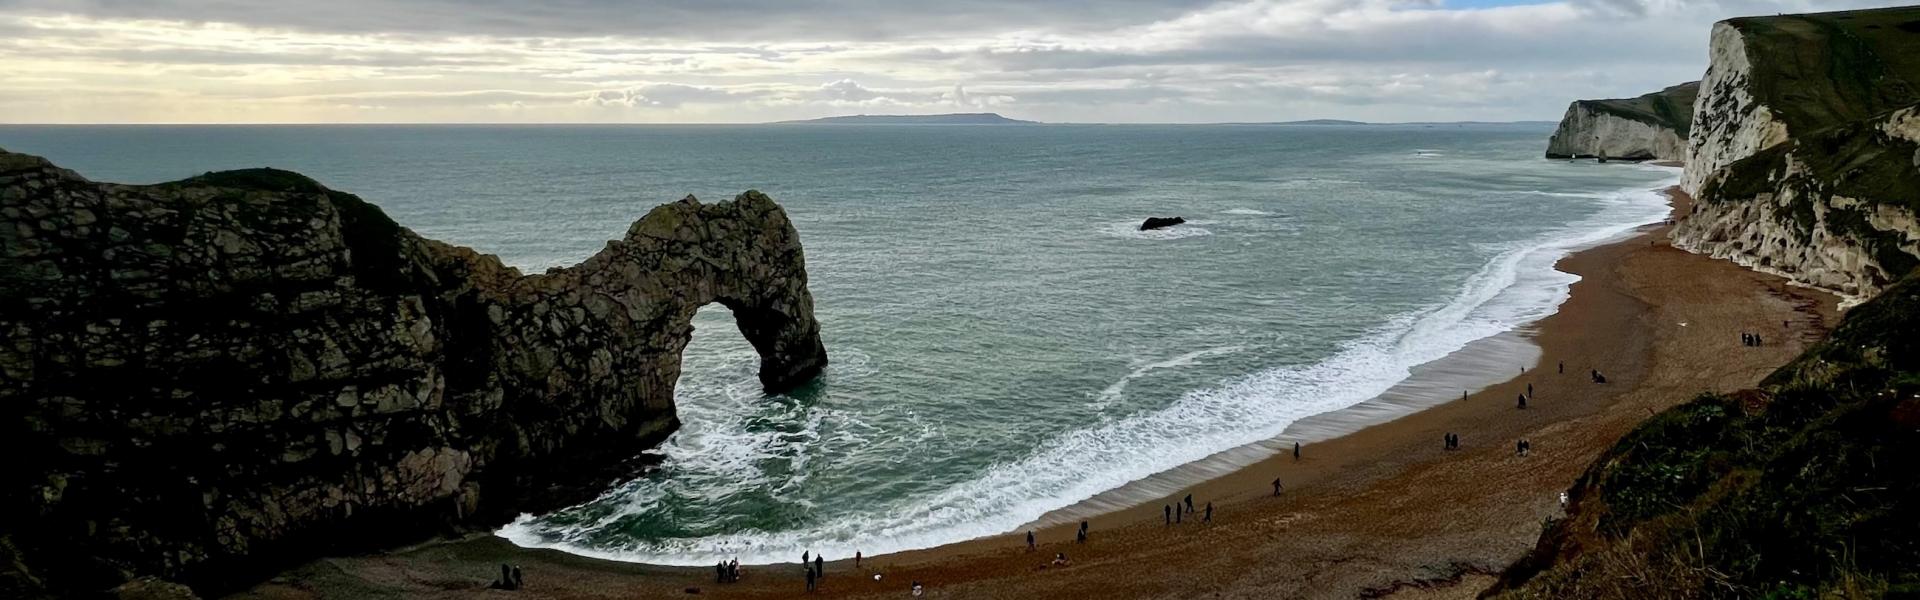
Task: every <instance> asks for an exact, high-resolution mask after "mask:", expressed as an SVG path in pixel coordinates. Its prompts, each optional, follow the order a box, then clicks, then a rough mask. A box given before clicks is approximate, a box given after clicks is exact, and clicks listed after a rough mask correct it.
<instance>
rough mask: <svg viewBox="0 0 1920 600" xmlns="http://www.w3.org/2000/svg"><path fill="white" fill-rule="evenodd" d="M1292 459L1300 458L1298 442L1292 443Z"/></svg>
mask: <svg viewBox="0 0 1920 600" xmlns="http://www.w3.org/2000/svg"><path fill="white" fill-rule="evenodd" d="M1293 459H1294V460H1300V442H1294V443H1293Z"/></svg>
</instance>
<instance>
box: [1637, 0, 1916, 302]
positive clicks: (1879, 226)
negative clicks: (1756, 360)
mask: <svg viewBox="0 0 1920 600" xmlns="http://www.w3.org/2000/svg"><path fill="white" fill-rule="evenodd" d="M1701 86H1702V89H1701V93H1700V99H1699V101H1698V102H1697V103H1696V105H1695V109H1694V117H1693V123H1694V125H1693V131H1692V135H1691V137H1690V138H1689V140H1688V148H1687V161H1686V162H1687V165H1686V172H1685V174H1684V175H1683V177H1682V181H1681V187H1682V189H1683V190H1685V191H1686V192H1687V193H1689V194H1692V195H1693V196H1694V197H1695V199H1696V200H1698V202H1697V203H1696V209H1695V213H1694V214H1693V215H1691V216H1689V218H1687V219H1685V220H1684V221H1682V222H1681V224H1680V226H1679V227H1678V228H1676V229H1675V231H1674V233H1673V239H1674V243H1675V245H1677V246H1680V247H1682V248H1685V249H1688V250H1691V251H1694V252H1698V253H1702V254H1708V255H1712V256H1715V257H1719V258H1726V259H1730V260H1733V261H1735V262H1739V263H1740V264H1743V265H1746V266H1749V267H1752V268H1756V269H1760V270H1763V271H1767V272H1771V273H1775V274H1778V275H1782V276H1785V277H1788V278H1790V279H1793V280H1795V281H1798V282H1801V283H1805V284H1808V285H1812V286H1816V287H1820V288H1824V289H1827V290H1831V291H1834V292H1838V293H1840V294H1843V295H1845V296H1847V297H1849V298H1850V299H1851V300H1852V301H1854V302H1858V301H1860V300H1864V299H1866V298H1870V297H1872V296H1874V295H1875V294H1878V293H1879V292H1880V291H1881V290H1883V289H1885V288H1886V286H1887V285H1888V284H1889V283H1890V282H1892V281H1894V280H1897V279H1899V278H1900V276H1902V275H1903V274H1905V272H1906V271H1907V270H1908V269H1910V268H1911V267H1912V265H1913V264H1914V262H1915V257H1916V256H1920V249H1917V248H1916V242H1920V224H1917V223H1916V221H1915V219H1914V216H1915V209H1916V208H1917V207H1920V193H1916V190H1920V175H1917V174H1916V171H1915V169H1916V168H1920V155H1917V154H1915V143H1916V142H1920V129H1917V128H1916V126H1915V119H1914V113H1915V106H1916V105H1917V104H1920V8H1916V7H1907V8H1895V9H1884V10H1869V11H1851V12H1840V13H1821V14H1810V15H1787V16H1776V17H1753V18H1744V19H1731V20H1728V21H1723V22H1721V23H1718V24H1716V25H1714V28H1713V33H1712V44H1711V62H1710V66H1709V67H1708V69H1707V74H1706V77H1705V78H1704V79H1703V80H1702V83H1701Z"/></svg>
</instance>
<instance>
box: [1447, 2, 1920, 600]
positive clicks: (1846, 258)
mask: <svg viewBox="0 0 1920 600" xmlns="http://www.w3.org/2000/svg"><path fill="white" fill-rule="evenodd" d="M1712 60H1713V64H1712V67H1711V68H1710V69H1709V70H1708V72H1707V76H1706V78H1705V79H1704V80H1703V83H1702V85H1703V89H1702V91H1701V97H1700V101H1699V102H1698V103H1697V104H1696V112H1695V115H1694V123H1693V134H1692V137H1691V138H1690V140H1689V147H1688V160H1687V165H1686V176H1685V179H1684V182H1683V186H1684V187H1685V188H1686V190H1687V191H1689V192H1690V193H1693V194H1694V196H1695V199H1696V200H1697V202H1695V204H1694V206H1695V208H1694V212H1693V213H1692V214H1690V215H1687V216H1686V217H1685V218H1683V219H1682V220H1681V221H1680V224H1679V226H1678V227H1676V228H1675V229H1674V232H1673V238H1674V242H1675V244H1676V245H1677V246H1680V247H1683V248H1687V249H1689V250H1693V251H1695V252H1701V253H1706V254H1711V255H1713V256H1716V257H1721V258H1727V259H1731V260H1734V261H1736V262H1739V263H1741V264H1744V265H1747V266H1750V267H1753V268H1756V269H1760V270H1764V271H1769V272H1773V273H1777V274H1780V275H1783V276H1786V277H1788V278H1791V279H1793V280H1796V281H1799V282H1802V283H1806V284H1809V285H1814V286H1818V287H1822V288H1826V289H1829V290H1833V291H1836V292H1840V293H1842V294H1845V295H1848V296H1850V297H1851V299H1852V300H1853V301H1854V302H1859V303H1860V304H1858V306H1856V307H1854V308H1852V309H1851V310H1849V311H1848V313H1847V315H1846V318H1845V319H1844V320H1843V321H1842V322H1841V323H1840V325H1839V326H1838V327H1836V328H1835V329H1834V330H1833V332H1832V333H1831V334H1829V336H1828V337H1827V339H1825V340H1822V341H1821V343H1819V344H1818V345H1816V346H1814V347H1813V348H1812V349H1810V350H1808V351H1807V353H1806V354H1804V355H1802V356H1801V357H1800V358H1799V359H1797V360H1796V361H1795V362H1794V363H1793V364H1789V365H1787V366H1785V367H1783V368H1781V369H1780V370H1779V371H1776V372H1775V373H1774V374H1773V375H1772V376H1771V377H1769V378H1768V379H1767V380H1766V381H1765V382H1763V383H1762V385H1761V387H1760V388H1759V389H1754V390H1742V391H1738V392H1734V393H1731V394H1725V395H1720V394H1704V395H1702V396H1700V397H1698V398H1696V399H1694V400H1693V401H1692V402H1690V403H1687V404H1684V405H1682V406H1679V407H1676V408H1674V409H1672V410H1669V411H1666V412H1664V413H1661V414H1659V415H1656V416H1654V417H1653V418H1651V419H1648V420H1647V422H1645V423H1643V424H1641V425H1640V427H1638V428H1637V429H1635V430H1634V431H1633V432H1632V433H1630V434H1628V436H1627V437H1626V438H1625V439H1622V440H1621V441H1620V443H1619V444H1617V445H1615V447H1614V448H1613V449H1611V450H1610V451H1608V452H1607V453H1606V454H1604V455H1602V456H1601V457H1600V458H1599V459H1598V460H1596V461H1595V462H1594V463H1593V464H1592V465H1591V466H1590V467H1588V469H1587V472H1586V473H1585V474H1584V475H1583V476H1582V477H1581V478H1580V480H1579V482H1578V483H1576V484H1575V485H1574V487H1573V489H1571V490H1569V494H1570V496H1571V497H1572V503H1571V504H1570V505H1569V508H1568V510H1567V515H1566V518H1565V519H1557V520H1553V521H1550V522H1549V523H1548V524H1547V527H1546V528H1545V530H1544V531H1543V532H1542V534H1541V537H1540V542H1539V544H1538V546H1537V547H1536V548H1535V550H1534V552H1533V554H1532V555H1530V556H1528V557H1527V558H1525V559H1523V560H1521V561H1520V562H1519V563H1517V564H1515V565H1514V566H1513V567H1511V568H1509V569H1508V570H1507V572H1506V573H1504V574H1503V575H1502V577H1501V580H1500V582H1499V583H1498V584H1496V585H1495V586H1494V588H1493V589H1491V590H1488V592H1487V593H1485V594H1483V595H1482V597H1494V598H1503V599H1504V598H1514V599H1518V598H1556V599H1569V598H1570V599H1586V598H1592V599H1612V598H1920V519H1915V518H1914V515H1915V514H1920V469H1914V468H1913V466H1912V463H1913V461H1914V457H1915V456H1920V271H1916V270H1915V269H1914V267H1915V266H1916V265H1920V221H1916V219H1915V213H1916V211H1920V92H1917V91H1916V90H1920V87H1917V86H1915V85H1914V83H1913V82H1915V81H1920V7H1913V8H1899V9H1887V10H1872V11H1855V12H1846V13H1825V14H1816V15H1795V16H1781V17H1766V18H1751V19H1734V20H1731V21H1727V22H1724V23H1720V24H1718V25H1716V26H1715V27H1714V30H1713V51H1712Z"/></svg>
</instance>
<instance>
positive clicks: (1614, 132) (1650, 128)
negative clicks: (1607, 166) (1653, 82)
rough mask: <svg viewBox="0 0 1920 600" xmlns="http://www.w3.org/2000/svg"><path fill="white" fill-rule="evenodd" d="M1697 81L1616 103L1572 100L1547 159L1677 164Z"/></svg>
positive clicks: (1683, 147) (1690, 118) (1550, 142)
mask: <svg viewBox="0 0 1920 600" xmlns="http://www.w3.org/2000/svg"><path fill="white" fill-rule="evenodd" d="M1699 93H1700V82H1698V81H1695V82H1689V83H1682V84H1680V85H1676V86H1673V87H1669V88H1667V89H1664V90H1660V91H1658V92H1654V93H1651V94H1647V95H1644V96H1640V97H1638V98H1626V99H1617V100H1577V101H1575V102H1574V103H1573V105H1572V106H1569V107H1567V114H1566V116H1565V117H1563V118H1562V119H1561V120H1560V126H1559V127H1558V128H1557V129H1555V130H1554V133H1553V137H1552V138H1551V139H1549V140H1548V142H1547V158H1589V157H1606V158H1618V159H1625V160H1652V159H1665V160H1678V159H1680V158H1682V157H1683V156H1684V155H1685V154H1686V145H1687V133H1688V131H1689V130H1690V129H1691V128H1692V126H1693V105H1694V99H1695V98H1696V97H1697V96H1698V95H1699Z"/></svg>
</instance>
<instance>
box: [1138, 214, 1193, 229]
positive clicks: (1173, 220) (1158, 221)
mask: <svg viewBox="0 0 1920 600" xmlns="http://www.w3.org/2000/svg"><path fill="white" fill-rule="evenodd" d="M1185 222H1187V220H1186V219H1182V218H1180V217H1147V222H1145V223H1141V224H1140V230H1141V231H1146V230H1148V229H1160V228H1162V227H1172V226H1175V225H1179V224H1181V223H1185Z"/></svg>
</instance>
